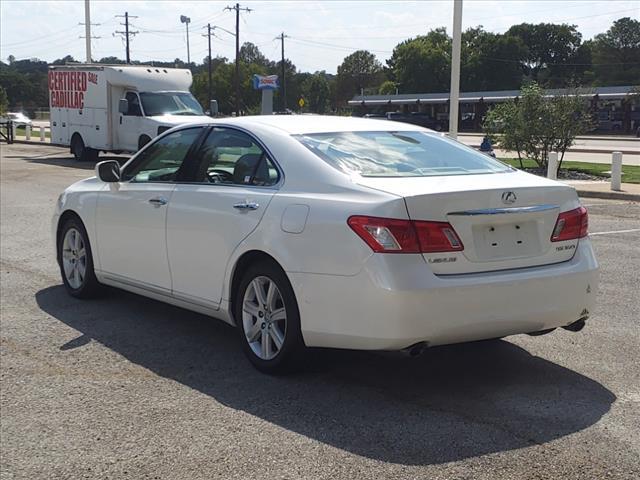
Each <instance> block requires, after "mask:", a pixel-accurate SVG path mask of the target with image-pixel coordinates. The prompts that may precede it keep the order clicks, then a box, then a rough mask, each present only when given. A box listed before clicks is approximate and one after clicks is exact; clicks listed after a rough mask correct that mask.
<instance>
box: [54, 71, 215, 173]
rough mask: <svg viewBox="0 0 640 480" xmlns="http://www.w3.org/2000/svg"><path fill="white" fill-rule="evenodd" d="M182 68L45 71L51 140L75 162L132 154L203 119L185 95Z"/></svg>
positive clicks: (187, 77) (186, 81)
mask: <svg viewBox="0 0 640 480" xmlns="http://www.w3.org/2000/svg"><path fill="white" fill-rule="evenodd" d="M191 83H192V77H191V72H190V71H189V70H187V69H177V68H158V67H152V66H131V65H92V64H79V65H65V66H51V67H49V106H50V110H51V142H52V143H55V144H60V145H65V146H67V145H68V146H69V147H70V149H71V153H73V155H74V156H75V158H76V159H77V160H92V161H95V160H96V159H97V157H98V152H99V151H104V152H117V153H120V152H135V151H137V150H139V149H140V148H142V147H143V146H144V145H145V144H147V143H148V142H149V141H150V140H151V139H152V138H153V137H155V136H156V135H159V134H160V133H162V132H164V131H165V130H168V129H169V128H172V127H175V126H176V125H181V124H184V123H192V122H202V121H203V120H205V119H207V118H208V117H206V116H205V114H204V112H203V111H202V107H201V106H200V104H199V103H198V101H197V100H196V99H195V98H194V97H193V95H191V93H189V87H190V86H191Z"/></svg>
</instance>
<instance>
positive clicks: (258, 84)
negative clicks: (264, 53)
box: [253, 75, 279, 90]
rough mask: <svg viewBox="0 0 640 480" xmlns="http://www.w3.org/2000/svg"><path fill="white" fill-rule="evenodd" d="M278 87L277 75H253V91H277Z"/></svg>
mask: <svg viewBox="0 0 640 480" xmlns="http://www.w3.org/2000/svg"><path fill="white" fill-rule="evenodd" d="M278 87H279V82H278V76H277V75H254V76H253V88H254V89H255V90H277V89H278Z"/></svg>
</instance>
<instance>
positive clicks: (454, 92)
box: [449, 0, 462, 139]
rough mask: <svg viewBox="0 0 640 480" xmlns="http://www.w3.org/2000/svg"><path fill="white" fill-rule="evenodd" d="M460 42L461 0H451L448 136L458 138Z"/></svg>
mask: <svg viewBox="0 0 640 480" xmlns="http://www.w3.org/2000/svg"><path fill="white" fill-rule="evenodd" d="M461 44H462V0H453V44H452V48H451V49H452V52H451V93H450V94H449V136H450V137H451V138H453V139H456V138H458V108H459V102H460V47H461Z"/></svg>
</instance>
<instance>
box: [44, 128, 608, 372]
mask: <svg viewBox="0 0 640 480" xmlns="http://www.w3.org/2000/svg"><path fill="white" fill-rule="evenodd" d="M587 224H588V220H587V211H586V210H585V208H584V207H582V206H581V205H580V201H579V199H578V196H577V195H576V191H575V190H574V189H573V188H572V187H570V186H568V185H565V184H562V183H558V182H555V181H552V180H548V179H545V178H541V177H537V176H534V175H530V174H528V173H525V172H522V171H518V170H516V169H514V168H512V167H510V166H508V165H506V164H503V163H501V162H498V161H496V160H494V159H492V158H490V157H488V156H486V155H483V154H482V153H479V152H477V151H476V150H474V149H472V148H469V147H466V146H465V145H462V144H460V143H458V142H456V141H454V140H451V139H448V138H447V137H444V136H442V135H440V134H436V133H433V132H431V131H429V130H426V129H424V128H422V127H418V126H415V125H410V124H402V125H400V124H398V123H397V122H389V121H385V120H368V119H361V118H348V117H327V116H276V115H273V116H258V117H240V118H228V119H216V120H209V121H208V122H205V123H201V124H193V125H184V126H180V127H175V128H173V129H171V130H169V131H167V132H164V133H163V134H162V135H160V136H159V137H158V138H156V139H154V140H152V141H151V142H150V143H149V144H148V145H146V146H145V147H144V148H143V149H142V150H141V151H140V152H138V153H137V154H136V155H134V156H133V157H132V158H131V159H130V160H129V161H128V162H127V163H126V164H125V165H124V166H122V167H120V165H119V164H118V163H117V162H116V161H113V160H110V161H105V162H100V163H99V164H98V165H97V166H96V176H95V177H92V178H89V179H86V180H82V181H80V182H77V183H75V184H73V185H71V186H70V187H69V188H67V189H66V190H65V191H64V192H63V193H62V195H61V196H60V198H59V199H58V202H57V206H56V209H55V214H54V216H53V225H52V226H53V235H54V238H55V242H56V249H57V260H58V263H59V265H60V272H61V275H62V280H63V282H64V285H65V287H66V290H67V291H68V292H69V293H70V294H71V295H73V296H75V297H80V298H85V297H90V296H91V295H93V294H94V293H95V292H96V291H97V290H98V289H99V288H100V286H101V285H103V284H104V285H111V286H114V287H118V288H121V289H124V290H129V291H131V292H135V293H138V294H141V295H145V296H148V297H151V298H155V299H158V300H161V301H164V302H167V303H170V304H173V305H178V306H181V307H184V308H187V309H190V310H194V311H197V312H201V313H205V314H208V315H211V316H214V317H217V318H220V319H222V320H224V321H226V322H229V323H230V324H232V325H235V326H236V327H237V330H238V333H239V337H240V341H241V343H242V346H243V348H244V351H245V353H246V355H247V356H248V358H249V360H250V361H251V362H252V363H253V364H254V365H255V366H256V367H257V368H258V369H260V370H262V371H266V372H274V371H279V370H282V369H286V368H288V367H290V366H291V365H296V364H300V363H299V362H300V358H301V355H302V354H303V352H304V349H305V347H334V348H348V349H363V350H403V349H404V350H407V351H409V352H411V353H412V354H417V353H419V352H420V351H422V350H423V349H424V348H425V347H427V346H432V345H442V344H450V343H456V342H466V341H471V340H480V339H488V338H496V337H503V336H506V335H513V334H520V333H530V334H541V333H548V332H550V331H551V330H553V329H555V328H557V327H564V328H566V329H568V330H572V331H578V330H580V329H581V328H582V327H583V326H584V325H585V320H586V319H587V318H588V317H589V314H590V312H591V311H592V310H593V306H594V299H595V295H596V292H597V290H598V288H597V287H598V265H597V262H596V259H595V256H594V252H593V249H592V246H591V242H590V240H589V238H588V237H587Z"/></svg>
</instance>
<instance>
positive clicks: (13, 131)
mask: <svg viewBox="0 0 640 480" xmlns="http://www.w3.org/2000/svg"><path fill="white" fill-rule="evenodd" d="M17 130H18V126H17V125H16V124H15V123H12V124H11V136H12V137H13V139H14V140H15V139H16V131H17Z"/></svg>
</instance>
